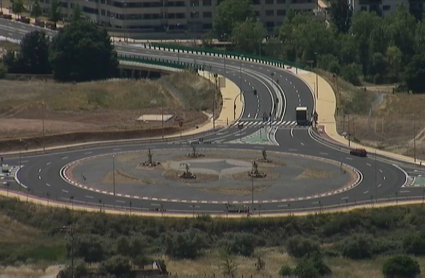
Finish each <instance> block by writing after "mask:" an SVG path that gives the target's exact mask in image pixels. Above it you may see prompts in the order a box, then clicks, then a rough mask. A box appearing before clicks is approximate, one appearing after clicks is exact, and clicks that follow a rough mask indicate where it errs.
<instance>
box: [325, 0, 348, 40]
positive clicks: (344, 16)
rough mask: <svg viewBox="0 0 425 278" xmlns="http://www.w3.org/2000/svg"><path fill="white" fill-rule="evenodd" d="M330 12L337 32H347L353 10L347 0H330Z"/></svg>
mask: <svg viewBox="0 0 425 278" xmlns="http://www.w3.org/2000/svg"><path fill="white" fill-rule="evenodd" d="M330 14H331V18H332V22H333V23H334V24H335V26H336V28H337V30H338V32H339V33H347V32H348V30H349V29H350V26H351V17H352V16H353V10H352V8H351V5H350V4H349V2H348V1H346V0H333V1H331V7H330Z"/></svg>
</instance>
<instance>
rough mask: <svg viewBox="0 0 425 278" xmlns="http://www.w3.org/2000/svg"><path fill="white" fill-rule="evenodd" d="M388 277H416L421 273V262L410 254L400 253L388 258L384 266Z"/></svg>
mask: <svg viewBox="0 0 425 278" xmlns="http://www.w3.org/2000/svg"><path fill="white" fill-rule="evenodd" d="M382 273H383V274H384V276H385V277H386V278H396V277H403V278H414V277H416V276H417V275H419V274H420V273H421V269H420V267H419V264H418V262H417V261H415V260H414V259H412V258H410V257H409V256H405V255H399V256H395V257H392V258H389V259H387V260H386V261H385V262H384V265H383V267H382Z"/></svg>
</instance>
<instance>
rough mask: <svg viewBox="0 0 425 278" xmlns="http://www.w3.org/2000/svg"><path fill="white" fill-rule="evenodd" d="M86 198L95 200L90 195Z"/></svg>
mask: <svg viewBox="0 0 425 278" xmlns="http://www.w3.org/2000/svg"><path fill="white" fill-rule="evenodd" d="M86 198H89V199H93V198H94V197H93V196H90V195H86Z"/></svg>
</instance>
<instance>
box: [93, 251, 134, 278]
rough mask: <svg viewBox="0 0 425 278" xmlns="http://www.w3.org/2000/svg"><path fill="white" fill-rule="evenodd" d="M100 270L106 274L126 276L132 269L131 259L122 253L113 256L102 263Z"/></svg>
mask: <svg viewBox="0 0 425 278" xmlns="http://www.w3.org/2000/svg"><path fill="white" fill-rule="evenodd" d="M100 270H101V271H102V272H103V273H105V274H113V275H116V276H118V277H126V276H128V275H129V274H130V271H131V265H130V260H129V258H127V257H124V256H121V255H117V256H113V257H111V258H109V259H108V260H106V261H103V262H102V263H101V265H100Z"/></svg>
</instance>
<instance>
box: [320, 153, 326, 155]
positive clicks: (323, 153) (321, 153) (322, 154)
mask: <svg viewBox="0 0 425 278" xmlns="http://www.w3.org/2000/svg"><path fill="white" fill-rule="evenodd" d="M320 154H321V155H328V154H327V153H320Z"/></svg>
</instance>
